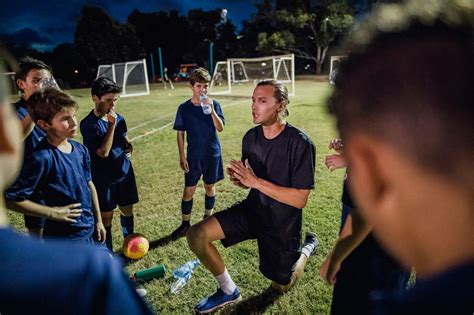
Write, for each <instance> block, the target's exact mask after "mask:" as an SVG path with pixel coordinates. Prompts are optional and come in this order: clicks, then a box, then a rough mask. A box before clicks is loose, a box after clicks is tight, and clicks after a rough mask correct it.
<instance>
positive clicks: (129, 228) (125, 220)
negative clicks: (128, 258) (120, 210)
mask: <svg viewBox="0 0 474 315" xmlns="http://www.w3.org/2000/svg"><path fill="white" fill-rule="evenodd" d="M120 225H122V233H123V237H124V238H125V237H127V236H129V235H130V234H133V230H134V227H135V224H134V221H133V214H132V215H131V216H129V217H126V216H124V215H121V216H120Z"/></svg>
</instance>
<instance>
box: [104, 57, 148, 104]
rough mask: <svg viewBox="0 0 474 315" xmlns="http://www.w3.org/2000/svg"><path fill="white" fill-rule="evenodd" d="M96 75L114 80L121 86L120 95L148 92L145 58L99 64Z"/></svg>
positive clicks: (144, 93)
mask: <svg viewBox="0 0 474 315" xmlns="http://www.w3.org/2000/svg"><path fill="white" fill-rule="evenodd" d="M98 77H107V78H109V79H112V80H114V81H115V82H116V83H117V84H118V85H119V86H120V87H121V88H122V93H121V94H120V96H121V97H127V96H138V95H148V94H150V85H149V83H148V73H147V69H146V61H145V59H142V60H136V61H128V62H119V63H113V64H111V65H100V66H99V68H98V69H97V78H98Z"/></svg>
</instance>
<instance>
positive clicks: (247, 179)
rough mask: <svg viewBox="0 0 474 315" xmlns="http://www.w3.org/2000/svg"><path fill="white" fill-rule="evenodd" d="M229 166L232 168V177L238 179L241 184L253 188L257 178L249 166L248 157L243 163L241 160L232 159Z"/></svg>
mask: <svg viewBox="0 0 474 315" xmlns="http://www.w3.org/2000/svg"><path fill="white" fill-rule="evenodd" d="M230 168H231V169H232V172H233V175H234V177H235V178H236V179H238V180H239V182H240V183H241V184H242V185H244V186H246V187H250V188H255V186H256V185H257V180H258V178H257V176H256V175H255V173H254V171H253V169H252V167H251V166H250V164H249V161H248V159H246V160H245V164H244V163H242V161H236V160H232V161H230Z"/></svg>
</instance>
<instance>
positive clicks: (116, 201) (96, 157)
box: [80, 77, 138, 250]
mask: <svg viewBox="0 0 474 315" xmlns="http://www.w3.org/2000/svg"><path fill="white" fill-rule="evenodd" d="M120 92H121V88H120V87H119V86H118V85H117V84H116V83H115V82H114V81H112V80H110V79H108V78H105V77H100V78H97V79H96V80H95V81H94V82H93V83H92V88H91V94H92V100H93V101H94V104H95V107H94V109H93V110H92V111H91V112H90V113H89V115H87V116H86V117H85V118H84V119H83V120H82V121H81V124H80V127H81V133H82V136H83V138H84V145H85V146H86V147H87V149H89V153H90V155H91V170H92V180H93V182H94V185H95V187H96V189H97V195H98V196H99V205H100V210H101V215H102V221H103V222H104V226H105V230H106V231H107V238H106V244H107V247H108V248H109V249H110V250H112V218H113V214H114V210H115V208H117V205H118V207H119V210H120V223H121V225H122V233H123V237H124V238H125V237H127V236H128V235H130V234H132V233H133V232H134V227H135V226H134V225H135V224H134V216H133V205H134V204H136V203H137V202H138V192H137V184H136V181H135V174H134V172H133V167H132V163H131V162H130V159H129V156H130V155H131V154H132V151H133V146H132V144H131V143H130V141H129V140H128V137H127V124H126V123H125V119H124V118H123V116H122V115H120V114H118V113H116V112H115V106H116V104H117V101H118V98H119V94H120Z"/></svg>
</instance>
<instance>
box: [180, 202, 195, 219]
mask: <svg viewBox="0 0 474 315" xmlns="http://www.w3.org/2000/svg"><path fill="white" fill-rule="evenodd" d="M192 209H193V200H192V199H191V200H188V201H184V200H181V213H182V214H185V215H186V214H191V210H192Z"/></svg>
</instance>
